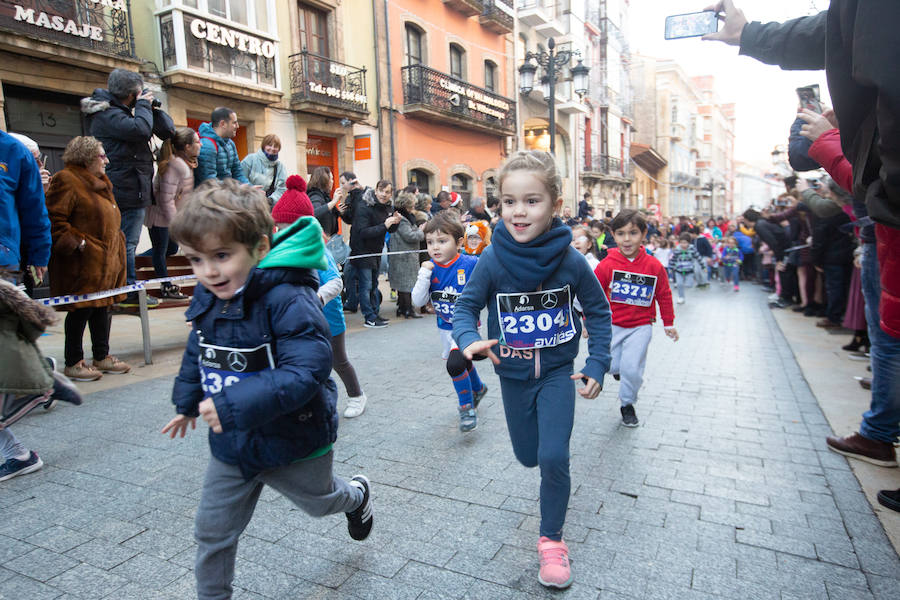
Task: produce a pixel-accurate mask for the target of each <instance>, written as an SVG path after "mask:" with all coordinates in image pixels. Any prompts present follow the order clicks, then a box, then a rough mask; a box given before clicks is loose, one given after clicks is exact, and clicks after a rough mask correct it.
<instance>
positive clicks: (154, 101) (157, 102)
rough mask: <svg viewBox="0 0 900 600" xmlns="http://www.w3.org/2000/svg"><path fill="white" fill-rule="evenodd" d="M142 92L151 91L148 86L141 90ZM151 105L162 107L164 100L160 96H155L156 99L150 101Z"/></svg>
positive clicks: (147, 92)
mask: <svg viewBox="0 0 900 600" xmlns="http://www.w3.org/2000/svg"><path fill="white" fill-rule="evenodd" d="M141 93H142V94H149V93H150V90H149V89H147V88H144V89H142V90H141ZM150 106H151V107H153V108H162V102H161V101H160V100H159V99H158V98H154V99H153V100H152V101H151V102H150Z"/></svg>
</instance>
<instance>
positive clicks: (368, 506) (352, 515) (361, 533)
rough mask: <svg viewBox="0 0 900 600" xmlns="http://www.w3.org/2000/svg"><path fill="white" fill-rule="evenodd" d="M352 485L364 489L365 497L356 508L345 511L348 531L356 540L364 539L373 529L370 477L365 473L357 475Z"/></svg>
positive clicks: (351, 482)
mask: <svg viewBox="0 0 900 600" xmlns="http://www.w3.org/2000/svg"><path fill="white" fill-rule="evenodd" d="M350 485H352V486H353V487H357V488H359V489H361V490H362V492H363V499H362V503H361V504H360V505H359V507H358V508H357V509H356V510H353V511H350V512H348V513H345V514H346V515H347V531H349V532H350V537H352V538H353V539H354V540H356V541H362V540H364V539H366V538H367V537H369V533H370V532H371V531H372V492H371V489H370V485H369V479H368V478H367V477H366V476H365V475H356V476H355V477H354V478H353V479H351V480H350Z"/></svg>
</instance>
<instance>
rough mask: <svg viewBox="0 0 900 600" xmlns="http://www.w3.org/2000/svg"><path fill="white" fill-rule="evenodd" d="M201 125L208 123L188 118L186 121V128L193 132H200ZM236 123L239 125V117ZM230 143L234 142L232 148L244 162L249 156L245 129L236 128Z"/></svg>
mask: <svg viewBox="0 0 900 600" xmlns="http://www.w3.org/2000/svg"><path fill="white" fill-rule="evenodd" d="M203 123H208V121H204V120H203V119H191V118H190V117H188V120H187V126H188V127H190V128H191V129H193V130H194V131H200V125H201V124H203ZM238 123H240V116H238ZM231 141H233V142H234V147H235V148H236V149H237V155H238V158H239V159H240V160H244V159H245V158H246V157H247V154H249V149H248V147H247V128H246V127H244V126H243V125H241V126H240V127H238V130H237V133H236V134H235V135H234V138H232V140H231Z"/></svg>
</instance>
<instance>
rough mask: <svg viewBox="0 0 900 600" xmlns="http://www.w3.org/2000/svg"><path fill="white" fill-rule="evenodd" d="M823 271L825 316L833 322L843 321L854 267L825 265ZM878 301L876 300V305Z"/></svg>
mask: <svg viewBox="0 0 900 600" xmlns="http://www.w3.org/2000/svg"><path fill="white" fill-rule="evenodd" d="M823 271H824V274H825V316H826V317H828V320H829V321H831V322H832V323H841V322H843V320H844V311H845V310H847V292H848V291H849V288H850V274H851V273H852V272H853V267H852V266H850V265H825V266H824V267H823ZM877 302H878V301H877V300H876V306H877ZM877 323H878V322H877V321H876V324H877Z"/></svg>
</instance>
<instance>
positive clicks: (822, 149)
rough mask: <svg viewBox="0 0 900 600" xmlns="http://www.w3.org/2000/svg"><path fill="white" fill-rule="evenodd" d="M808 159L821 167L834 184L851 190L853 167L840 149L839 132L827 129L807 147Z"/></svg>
mask: <svg viewBox="0 0 900 600" xmlns="http://www.w3.org/2000/svg"><path fill="white" fill-rule="evenodd" d="M809 157H810V158H812V159H813V160H815V161H816V162H817V163H819V164H820V165H822V168H823V169H825V170H826V171H827V172H828V174H829V175H831V178H832V179H834V182H835V183H836V184H838V185H839V186H841V187H842V188H844V189H845V190H847V191H848V192H852V190H853V165H851V164H850V161H848V160H847V157H846V156H844V151H843V150H842V149H841V132H840V131H839V130H837V129H829V130H828V131H826V132H825V133H823V134H822V135H820V136H819V138H818V139H817V140H816V141H815V142H813V144H812V146H810V147H809Z"/></svg>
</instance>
